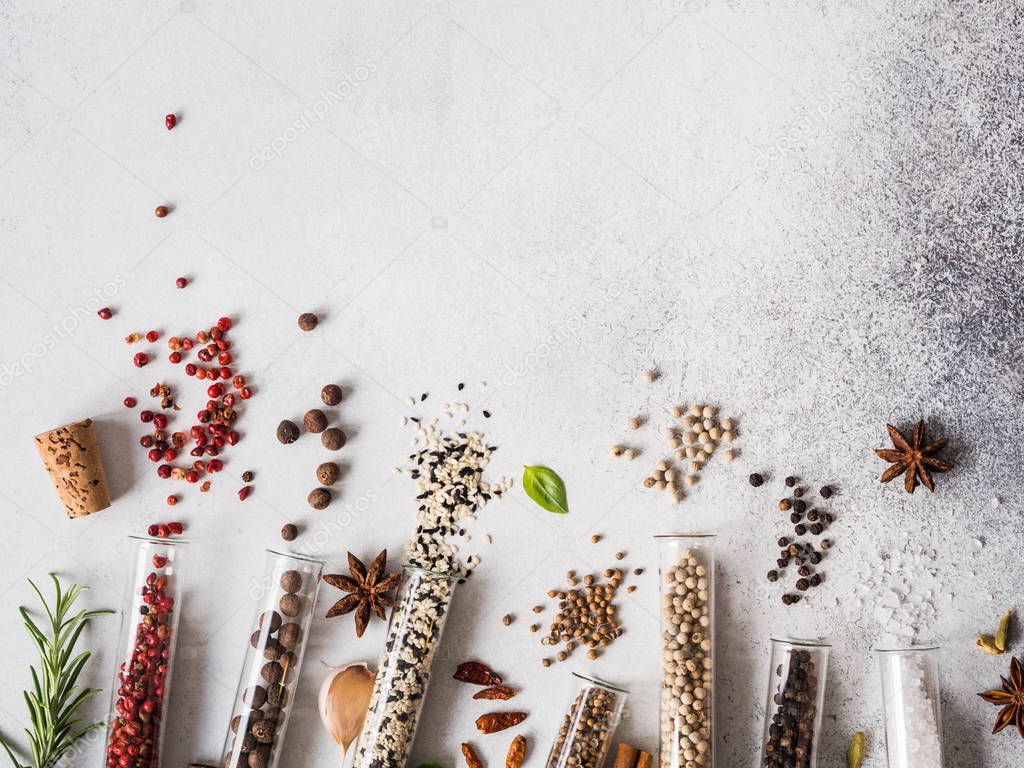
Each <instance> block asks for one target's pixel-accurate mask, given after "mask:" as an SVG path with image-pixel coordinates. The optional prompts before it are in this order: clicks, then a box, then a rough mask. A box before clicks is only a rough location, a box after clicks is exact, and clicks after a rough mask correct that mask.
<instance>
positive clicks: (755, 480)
mask: <svg viewBox="0 0 1024 768" xmlns="http://www.w3.org/2000/svg"><path fill="white" fill-rule="evenodd" d="M747 481H748V482H749V483H750V484H751V485H752V486H754V487H755V488H758V487H760V486H762V485H764V477H763V476H762V475H760V474H758V473H757V472H754V473H753V474H751V475H750V477H748V478H747Z"/></svg>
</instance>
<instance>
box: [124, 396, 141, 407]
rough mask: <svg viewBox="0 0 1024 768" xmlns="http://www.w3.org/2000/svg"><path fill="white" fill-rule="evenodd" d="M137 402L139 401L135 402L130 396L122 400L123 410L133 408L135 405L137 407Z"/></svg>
mask: <svg viewBox="0 0 1024 768" xmlns="http://www.w3.org/2000/svg"><path fill="white" fill-rule="evenodd" d="M138 402H139V401H138V400H136V399H135V398H134V397H131V396H129V397H126V398H125V399H124V407H125V408H134V407H135V406H136V405H138Z"/></svg>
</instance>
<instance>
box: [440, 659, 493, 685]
mask: <svg viewBox="0 0 1024 768" xmlns="http://www.w3.org/2000/svg"><path fill="white" fill-rule="evenodd" d="M452 677H454V678H455V679H456V680H460V681H462V682H463V683H472V684H473V685H500V684H501V681H502V680H501V675H499V674H497V673H496V672H495V671H494V670H492V669H491V668H490V667H488V666H487V665H486V664H484V663H483V662H482V661H466V662H463V663H462V664H459V666H458V668H457V669H456V670H455V674H454V675H452Z"/></svg>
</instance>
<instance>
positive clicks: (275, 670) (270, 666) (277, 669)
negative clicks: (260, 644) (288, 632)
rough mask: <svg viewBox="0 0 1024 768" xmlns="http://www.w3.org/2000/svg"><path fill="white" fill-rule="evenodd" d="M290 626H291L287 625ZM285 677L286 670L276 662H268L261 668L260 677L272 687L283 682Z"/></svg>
mask: <svg viewBox="0 0 1024 768" xmlns="http://www.w3.org/2000/svg"><path fill="white" fill-rule="evenodd" d="M285 626H289V625H287V624H286V625H285ZM283 675H284V669H282V667H281V665H280V664H278V663H277V662H276V661H268V662H267V663H266V664H264V665H263V666H262V667H260V677H262V678H263V679H264V680H266V681H267V683H268V684H270V685H275V684H276V683H279V682H281V677H282V676H283Z"/></svg>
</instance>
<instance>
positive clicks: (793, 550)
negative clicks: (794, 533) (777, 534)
mask: <svg viewBox="0 0 1024 768" xmlns="http://www.w3.org/2000/svg"><path fill="white" fill-rule="evenodd" d="M788 551H789V554H790V556H791V557H796V556H797V555H799V554H800V552H801V551H802V547H801V546H800V545H799V544H797V543H796V542H793V543H792V544H790V545H789V550H788Z"/></svg>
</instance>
